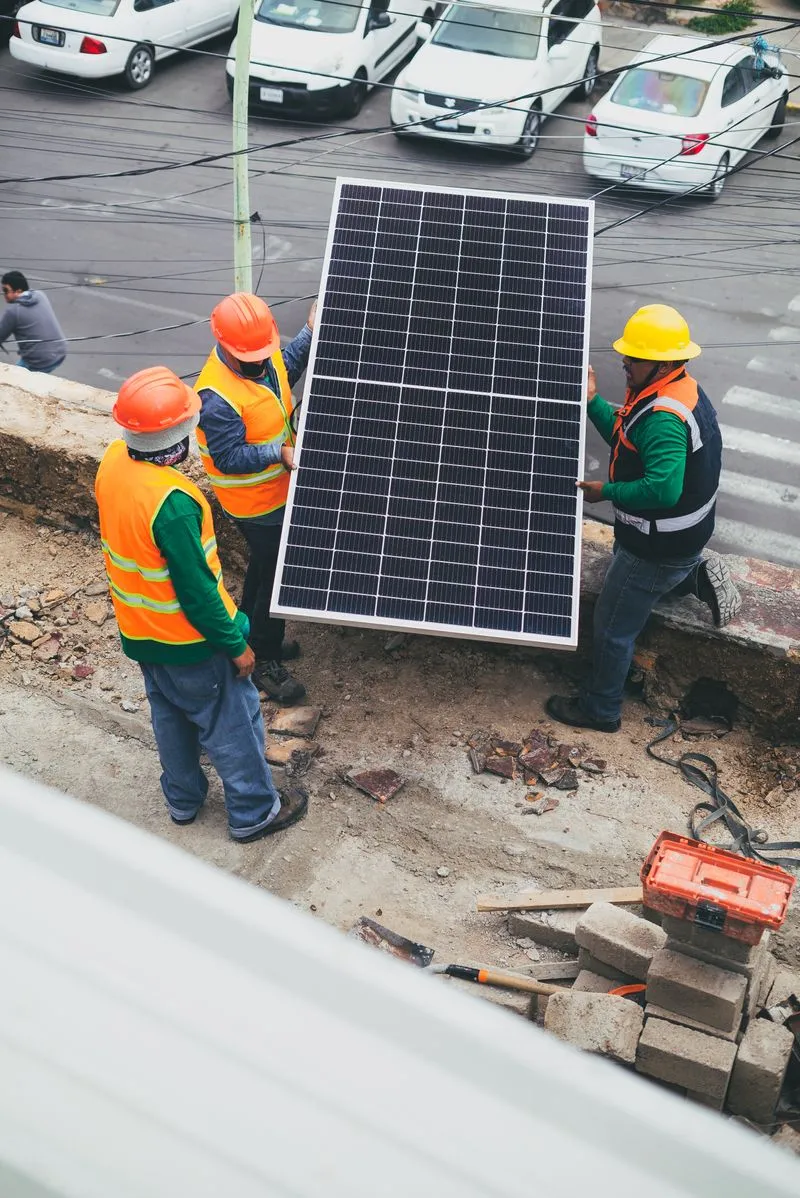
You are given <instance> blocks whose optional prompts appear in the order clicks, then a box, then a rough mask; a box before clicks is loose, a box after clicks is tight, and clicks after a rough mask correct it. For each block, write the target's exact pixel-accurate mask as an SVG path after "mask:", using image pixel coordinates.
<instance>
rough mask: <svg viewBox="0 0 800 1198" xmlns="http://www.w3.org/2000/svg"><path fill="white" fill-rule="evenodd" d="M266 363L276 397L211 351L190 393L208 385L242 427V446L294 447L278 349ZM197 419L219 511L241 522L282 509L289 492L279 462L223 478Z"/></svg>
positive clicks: (290, 402)
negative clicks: (271, 369) (275, 380)
mask: <svg viewBox="0 0 800 1198" xmlns="http://www.w3.org/2000/svg"><path fill="white" fill-rule="evenodd" d="M270 361H271V362H272V365H273V367H274V369H275V373H276V374H277V376H278V383H279V388H280V394H278V395H276V394H275V392H274V391H272V390H270V388H269V387H267V386H266V384H265V383H263V382H254V381H253V380H251V379H244V378H241V377H240V376H239V375H238V374H235V373H234V372H233V371H232V370H231V369H230V368H229V367H228V366H226V365H225V363H224V362H223V361H222V359H221V358H220V356H219V354H218V353H217V350H216V347H215V348H214V349H213V350H212V351H211V353H210V354H209V357H208V361H207V362H206V364H205V366H204V367H203V369H202V370H201V372H200V377H199V378H198V380H197V382H196V383H195V385H194V386H195V391H202V390H203V389H204V388H206V387H209V388H210V389H211V390H212V391H216V393H217V395H219V396H221V398H222V399H224V400H225V402H226V403H229V404H230V406H231V407H232V408H233V410H234V412H236V414H237V415H238V416H240V417H241V419H242V421H243V423H244V427H245V441H246V442H247V444H248V445H274V444H275V443H276V442H277V443H279V444H281V445H282V444H284V442H288V443H289V444H290V445H294V430H293V429H292V425H291V415H292V411H293V407H294V403H293V400H292V389H291V387H290V386H289V378H288V376H287V374H286V366H285V365H284V362H283V355H282V354H281V352H280V350H278V351H277V352H276V353H274V354H273V355H272V358H271V359H270ZM202 420H203V417H202V414H201V416H200V427H199V428H198V429H197V444H198V446H199V448H200V456H201V457H202V459H203V465H204V466H205V469H206V473H207V474H208V477H209V480H210V482H211V486H212V487H213V488H214V493H215V495H216V496H217V499H218V500H219V502H220V505H221V507H222V508H223V510H224V511H226V512H227V513H228V515H229V516H234V517H235V518H236V519H238V520H247V519H251V518H252V517H253V516H266V515H267V514H268V513H269V512H274V511H276V510H277V509H278V508H280V507H283V506H284V504H285V503H286V497H287V495H288V494H289V471H288V470H287V469H286V467H285V466H284V464H283V462H277V463H276V464H275V465H274V466H267V468H266V469H265V470H259V471H258V472H257V473H256V474H223V472H222V471H221V470H218V469H217V467H216V465H215V464H214V459H213V458H212V456H211V454H210V453H209V450H208V443H207V441H206V436H205V433H204V432H203V429H202Z"/></svg>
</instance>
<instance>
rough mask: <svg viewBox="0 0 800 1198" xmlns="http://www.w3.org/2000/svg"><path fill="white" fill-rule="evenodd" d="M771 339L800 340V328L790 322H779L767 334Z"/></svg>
mask: <svg viewBox="0 0 800 1198" xmlns="http://www.w3.org/2000/svg"><path fill="white" fill-rule="evenodd" d="M767 335H768V337H769V339H770V341H800V329H794V328H792V326H791V325H788V324H779V325H778V326H777V327H776V328H774V329H770V331H769V333H768V334H767Z"/></svg>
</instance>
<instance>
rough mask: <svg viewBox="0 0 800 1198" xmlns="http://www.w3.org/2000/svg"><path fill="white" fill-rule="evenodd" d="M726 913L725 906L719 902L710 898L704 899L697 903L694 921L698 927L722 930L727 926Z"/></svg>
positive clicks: (707, 929) (711, 930) (714, 930)
mask: <svg viewBox="0 0 800 1198" xmlns="http://www.w3.org/2000/svg"><path fill="white" fill-rule="evenodd" d="M726 915H727V912H726V910H725V908H724V907H720V906H719V904H718V903H711V902H709V901H708V899H703V900H701V901H700V902H699V903H698V904H697V910H696V911H695V916H694V922H695V923H696V924H697V926H698V928H705V930H706V931H707V932H721V931H722V929H723V928H724V927H725V917H726Z"/></svg>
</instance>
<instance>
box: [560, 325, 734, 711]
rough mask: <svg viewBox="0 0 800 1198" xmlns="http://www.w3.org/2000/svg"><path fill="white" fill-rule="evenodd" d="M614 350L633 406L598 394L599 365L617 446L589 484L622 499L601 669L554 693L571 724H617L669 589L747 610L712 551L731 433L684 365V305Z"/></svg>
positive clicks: (591, 395)
mask: <svg viewBox="0 0 800 1198" xmlns="http://www.w3.org/2000/svg"><path fill="white" fill-rule="evenodd" d="M614 349H615V350H616V351H617V353H619V354H621V355H622V365H623V369H624V371H625V378H626V381H627V390H626V394H625V403H624V404H623V406H622V407H621V408H614V407H612V406H611V404H609V403H607V402H606V401H605V400H604V399H601V398H600V396H599V395H598V394H597V386H596V383H595V374H594V370H593V369H592V367H591V366H590V367H589V378H588V386H587V402H588V415H589V418H590V420H591V421H592V423H593V424H594V426H595V428H596V429H597V431H598V432H599V433H600V435H601V436H602V437H603V439H604V440H605V441H606V442H607V444H608V445H610V446H611V461H610V466H609V471H608V482H605V483H603V482H579V483H578V486H579V487H580V488H581V490H582V491H583V493H584V496H585V497H586V500H587V502H588V503H599V502H600V501H601V500H604V499H607V500H610V501H611V503H612V504H613V505H614V517H615V519H614V555H613V557H612V560H611V565H610V566H609V569H608V573H607V574H606V577H605V581H604V582H603V587H602V590H601V592H600V595H599V596H598V599H597V604H596V606H595V612H594V649H593V665H592V673H591V676H590V678H589V679H588V681H587V683H586V685H585V686H584V687H583V688H582V689H581V691H580V693H579V694H578V695H575V696H571V697H564V696H562V695H553V696H551V697H550V699H548V701H547V704H546V708H547V711H548V713H549V714H550V715H551V716H552V717H553V718H554V719H556V720H559V721H560V722H561V723H563V724H570V725H572V726H573V727H576V728H594V729H596V730H598V731H601V732H616V731H617V729H618V728H619V726H620V712H621V709H622V695H623V690H624V686H625V680H626V678H627V676H628V670H629V668H630V664H631V659H632V657H633V652H634V648H635V645H636V638H637V636H638V635H639V633H640V632H641V631H642V629H643V628H644V626H645V624H646V622H647V618H648V616H649V615H650V612H651V611H652V609H653V607H654V606H655V604H656V603H657V602H658V600H659V599H661V598H662V597H663V596H664V595H667V594H668V593H670V592H675V593H677V594H682V595H686V594H694V595H697V596H698V598H700V599H702V600H704V601H705V602H707V603H708V605H709V606H710V608H711V611H712V614H713V617H714V622H715V624H717V625H718V626H719V625H722V624H727V623H728V622H729V621H730V620H731V619H732V618H733V617H734V616H735V614H736V613H737V612H738V610H739V608H740V607H741V598H740V596H739V592H738V591H737V590H736V588H735V586H734V585H733V582H732V581H731V577H730V574H729V572H728V568H727V566H726V564H725V562H724V560H723V559H722V558H721V557H720V556H719V555H718V554H712V553H708V552H707V551H705V546H706V544H707V543H708V541H709V539H710V538H711V535H712V533H713V532H714V512H715V503H716V497H717V488H718V486H719V476H720V469H721V466H722V438H721V436H720V431H719V425H718V424H717V416H716V413H715V411H714V408H713V407H712V405H711V401H710V400H709V398H708V396H707V395H706V394H705V392H704V391H703V389H702V387H700V386H699V385H698V384H697V383H696V382H695V380H694V379H693V378H692V377H691V375H689V373H688V372H687V370H686V363H687V362H688V361H690V360H691V359H693V358H696V357H698V355H699V354H700V352H701V351H700V346H699V345H697V344H696V343H695V342H694V341H692V339H691V337H690V335H689V326H688V325H687V323H686V321H685V320H684V318H683V317H682V316H681V314H680V312H677V311H676V310H675V309H674V308H670V307H668V306H667V305H666V304H648V305H647V307H645V308H640V309H639V310H638V312H634V314H633V316H631V318H630V320H629V321H628V323H627V324H626V325H625V331H624V332H623V334H622V336H621V337H620V338H619V340H617V341H615V342H614Z"/></svg>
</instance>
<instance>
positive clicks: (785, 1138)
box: [772, 1123, 800, 1156]
mask: <svg viewBox="0 0 800 1198" xmlns="http://www.w3.org/2000/svg"><path fill="white" fill-rule="evenodd" d="M772 1143H773V1144H775V1145H776V1146H777V1147H778V1148H784V1149H785V1150H786V1151H787V1152H793V1153H794V1154H795V1156H800V1131H795V1129H794V1128H793V1127H789V1125H788V1123H787V1124H786V1125H785V1126H784V1127H782V1128H781V1129H780V1131H776V1132H775V1135H774V1136H773V1137H772Z"/></svg>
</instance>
